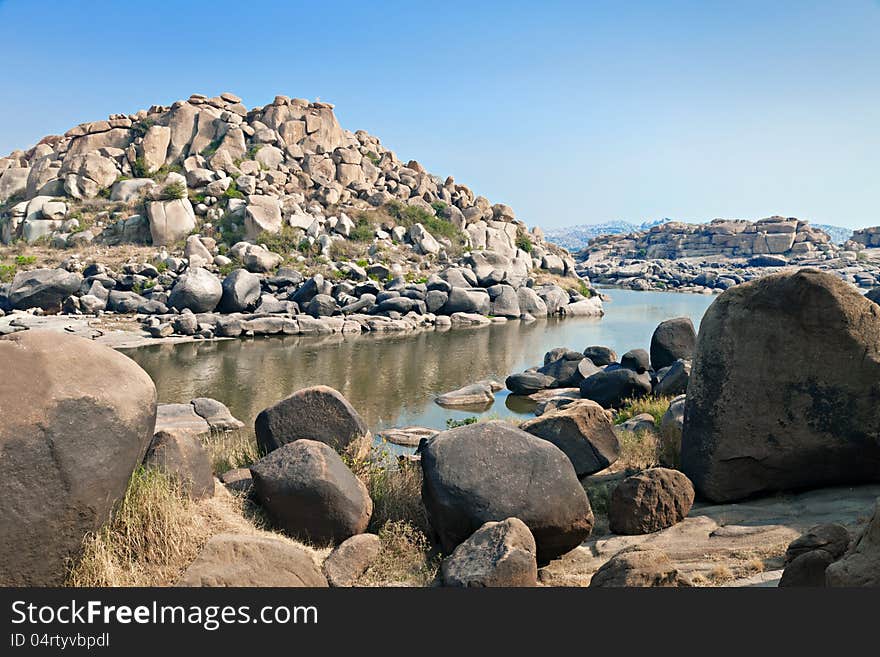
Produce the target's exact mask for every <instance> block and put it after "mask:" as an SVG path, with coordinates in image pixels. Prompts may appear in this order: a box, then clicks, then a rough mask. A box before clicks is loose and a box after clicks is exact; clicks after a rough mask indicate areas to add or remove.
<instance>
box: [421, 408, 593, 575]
mask: <svg viewBox="0 0 880 657" xmlns="http://www.w3.org/2000/svg"><path fill="white" fill-rule="evenodd" d="M420 451H421V455H422V472H423V475H424V476H423V484H422V500H423V501H424V503H425V508H426V510H427V512H428V515H429V518H430V521H431V527H432V528H433V530H434V531H435V532H436V533H437V536H438V538H439V541H440V544H441V546H442V548H443V551H444V552H446V553H447V554H450V553H451V552H452V551H453V550H454V549H455V548H456V547H457V546H458V545H459V544H460V543H461V542H462V541H464V540H465V539H467V538H468V537H469V536H470V535H471V534H473V533H474V532H475V531H476V530H477V529H479V528H480V527H482V526H483V524H484V523H486V522H489V521H493V520H494V521H501V520H506V519H507V518H511V517H515V518H519V519H520V520H522V521H523V522H524V523H525V524H526V525H527V526H528V528H529V529H530V530H531V532H532V535H533V536H534V537H535V543H536V545H537V556H538V561H539V562H540V563H546V562H548V561H549V560H551V559H555V558H556V557H558V556H560V555H562V554H565V553H566V552H568V551H570V550H572V549H574V548H575V547H577V546H578V545H580V543H581V542H582V541H583V540H584V539H585V538H586V537H587V536H589V534H590V531H591V530H592V528H593V511H592V509H591V508H590V501H589V500H588V499H587V494H586V493H585V492H584V489H583V487H582V486H581V484H580V482H579V481H578V479H577V476H576V474H575V471H574V468H572V466H571V461H569V459H568V457H566V456H565V454H564V453H563V452H562V451H560V450H559V449H558V448H557V447H555V446H554V445H552V444H551V443H549V442H548V441H546V440H543V439H541V438H537V437H535V436H532V435H531V434H529V433H526V432H525V431H522V430H520V429H517V428H515V427H512V426H511V425H509V424H507V423H505V422H498V421H495V422H480V423H477V424H471V425H467V426H463V427H458V428H456V429H451V430H449V431H443V432H441V433H439V434H437V435H436V436H434V437H433V438H430V439H428V440H426V441H424V442H423V443H422V446H421V449H420Z"/></svg>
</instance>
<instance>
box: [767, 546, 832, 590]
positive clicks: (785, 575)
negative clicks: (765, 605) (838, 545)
mask: <svg viewBox="0 0 880 657" xmlns="http://www.w3.org/2000/svg"><path fill="white" fill-rule="evenodd" d="M833 561H834V558H833V557H832V556H831V553H829V552H827V551H825V550H810V551H809V552H804V553H803V554H801V555H798V556H797V557H795V558H794V559H793V560H792V561H790V562H789V563H788V564H786V566H785V570H784V571H782V577H781V578H780V579H779V587H780V588H786V587H792V586H825V571H826V570H827V569H828V566H830V565H831V564H832V562H833Z"/></svg>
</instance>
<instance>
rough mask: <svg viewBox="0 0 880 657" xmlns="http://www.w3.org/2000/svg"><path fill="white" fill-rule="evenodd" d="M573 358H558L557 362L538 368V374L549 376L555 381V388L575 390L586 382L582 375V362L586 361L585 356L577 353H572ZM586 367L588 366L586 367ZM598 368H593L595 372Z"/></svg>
mask: <svg viewBox="0 0 880 657" xmlns="http://www.w3.org/2000/svg"><path fill="white" fill-rule="evenodd" d="M571 355H573V356H574V357H573V358H557V359H556V360H553V361H550V362H549V363H546V364H545V365H544V366H543V367H539V368H538V373H540V374H543V375H545V376H549V377H551V378H552V379H553V385H552V386H551V387H553V388H573V387H576V386H578V385H580V382H581V381H583V380H584V377H583V375H582V374H581V367H580V361H582V360H585V358H584V356H583V354H581V353H579V352H577V351H575V352H571ZM585 367H586V366H585ZM596 371H598V368H593V372H591V374H592V373H595V372H596Z"/></svg>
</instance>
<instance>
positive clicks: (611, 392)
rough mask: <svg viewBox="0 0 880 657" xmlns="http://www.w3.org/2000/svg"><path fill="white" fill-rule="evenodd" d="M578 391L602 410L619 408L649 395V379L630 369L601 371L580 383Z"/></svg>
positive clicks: (646, 375)
mask: <svg viewBox="0 0 880 657" xmlns="http://www.w3.org/2000/svg"><path fill="white" fill-rule="evenodd" d="M580 391H581V397H583V398H584V399H592V400H593V401H595V402H598V403H599V404H600V405H601V406H602V407H603V408H619V407H620V406H621V405H622V404H623V403H624V402H626V400H628V399H638V398H639V397H644V396H645V395H647V394H650V392H651V378H650V377H649V376H648V374H647V373H646V374H637V373H636V372H634V371H633V370H630V369H623V368H621V369H616V370H602V371H601V372H597V373H596V374H593V375H592V376H590V377H587V378H586V379H584V380H583V381H581V385H580Z"/></svg>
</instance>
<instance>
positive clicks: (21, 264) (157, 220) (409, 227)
mask: <svg viewBox="0 0 880 657" xmlns="http://www.w3.org/2000/svg"><path fill="white" fill-rule="evenodd" d="M0 237H2V241H3V242H4V243H6V244H14V245H15V246H14V247H13V248H12V249H7V250H6V252H5V254H6V255H7V257H10V258H11V257H12V255H13V254H15V260H14V261H13V260H10V261H9V263H8V264H5V263H4V264H2V267H3V269H0V275H3V276H5V277H6V278H7V279H10V278H12V274H15V279H14V280H12V281H10V284H9V285H6V286H5V288H0V308H3V307H5V308H6V309H7V310H9V309H11V308H18V309H26V308H29V307H35V306H36V307H41V308H43V309H44V310H50V309H51V310H54V309H57V307H58V306H61V307H63V308H65V309H66V310H68V311H69V312H89V313H91V312H95V311H99V310H105V309H112V310H117V312H118V310H119V308H134V309H138V312H141V313H153V314H158V315H163V314H164V313H165V312H166V311H169V310H172V311H175V310H176V311H180V310H183V309H190V310H193V311H194V312H212V311H214V310H215V309H217V308H218V307H219V308H228V307H234V308H235V309H236V310H238V311H245V310H247V311H254V310H256V311H259V310H260V308H263V309H264V310H265V309H266V308H277V307H278V306H277V303H276V302H284V303H282V304H281V307H282V308H283V309H284V310H285V312H288V313H296V312H299V310H304V309H305V307H306V306H307V305H308V304H309V303H311V301H312V300H313V299H314V297H316V296H319V297H329V301H327V300H325V299H323V298H322V299H321V303H319V304H317V306H316V307H315V308H314V310H313V312H311V314H313V315H320V316H328V315H339V314H350V313H354V312H357V313H367V314H369V313H373V312H377V313H378V314H385V315H388V313H391V315H392V317H397V316H399V315H401V314H406V313H409V312H414V313H416V314H421V313H431V314H433V313H435V312H436V313H439V314H454V313H456V312H472V313H480V314H484V315H489V314H493V315H498V316H503V317H519V316H520V315H525V314H535V313H537V314H539V315H540V314H543V313H544V312H545V311H546V312H550V313H561V314H565V313H566V312H569V313H574V312H585V311H586V310H587V309H586V308H585V307H581V306H585V304H581V306H577V305H576V304H578V303H579V302H583V301H586V300H588V299H589V298H590V297H592V296H593V295H592V294H591V292H590V290H589V288H588V286H587V284H586V283H585V282H584V281H581V280H580V279H579V278H578V275H577V274H576V272H575V263H574V261H573V259H572V258H571V256H570V255H569V254H568V253H567V252H566V251H565V250H564V249H562V248H560V247H557V246H555V245H552V244H548V243H546V242H544V240H543V236H542V234H541V231H540V229H532V230H529V229H528V227H527V226H526V225H525V224H524V223H523V222H522V221H519V220H517V219H516V217H515V214H514V211H513V209H512V208H510V207H509V206H508V205H505V204H502V203H495V204H492V203H491V202H490V201H489V200H488V199H486V198H485V197H483V196H479V195H477V194H475V193H474V192H473V191H472V190H471V189H470V188H468V187H467V186H465V185H462V184H459V183H456V181H455V180H454V179H453V178H452V177H447V178H440V177H438V176H435V175H432V174H430V173H429V172H427V171H426V170H425V169H424V167H423V166H422V165H420V164H419V163H418V162H417V161H415V160H410V161H408V162H406V163H404V162H403V161H401V160H399V159H398V158H397V156H396V155H395V153H394V152H393V151H391V150H389V149H387V148H385V147H384V146H383V145H382V144H381V142H380V141H379V139H377V138H376V137H373V136H371V135H369V134H368V133H366V132H364V131H362V130H359V131H357V132H354V133H352V132H349V131H347V130H343V129H342V127H341V126H340V125H339V123H338V121H337V119H336V116H335V115H334V113H333V106H332V105H330V104H328V103H322V102H308V101H305V100H301V99H295V98H294V99H291V98H288V97H285V96H277V97H276V98H275V100H274V101H273V102H272V103H271V104H269V105H267V106H265V107H255V108H252V109H247V108H246V107H245V106H244V105H243V104H242V103H241V99H240V98H238V97H237V96H235V95H233V94H229V93H224V94H221V95H220V96H217V97H213V98H208V97H206V96H203V95H199V94H194V95H192V96H191V97H190V98H189V99H187V100H185V101H178V102H176V103H174V104H173V105H171V106H170V107H166V106H158V105H157V106H153V107H151V108H150V109H148V110H141V111H139V112H137V113H135V114H131V115H124V114H114V115H111V116H110V117H108V118H107V119H106V120H101V121H95V122H92V123H85V124H82V125H79V126H76V127H75V128H73V129H71V130H68V131H67V132H66V133H65V134H64V135H53V136H48V137H45V138H43V139H41V140H40V142H39V143H38V144H37V145H35V146H34V147H32V148H30V149H28V150H26V151H15V152H13V153H11V154H9V155H8V156H7V157H5V158H0ZM128 245H147V246H149V247H151V249H147V250H146V251H135V252H132V251H130V250H129V249H124V250H118V251H115V250H114V248H115V247H120V246H128ZM53 249H54V250H56V251H58V254H62V255H63V256H64V257H63V258H62V257H54V260H55V261H58V260H63V262H62V263H61V264H62V268H63V269H64V270H66V271H67V272H68V273H71V272H73V273H80V272H83V270H87V271H88V273H89V274H90V275H88V276H85V277H84V278H83V280H82V281H80V283H79V285H80V287H77V289H75V290H74V289H72V288H73V287H74V286H73V285H72V282H71V281H72V279H68V281H67V282H66V283H64V284H61V283H59V282H58V281H59V280H61V279H63V278H65V277H64V276H63V275H61V274H58V273H57V272H56V273H43V274H39V276H42V278H40V277H39V276H37V277H36V278H35V275H34V274H33V273H32V272H29V271H27V270H33V269H39V268H40V265H41V264H44V263H42V262H41V258H45V255H46V253H47V250H50V251H51V250H53ZM96 249H97V250H96ZM30 253H33V254H34V255H22V254H30ZM132 253H134V255H131V254H132ZM58 254H55V255H56V256H58ZM119 254H123V256H122V257H119ZM2 255H4V252H3V251H2V250H0V257H2ZM101 258H103V259H104V260H103V261H102V260H101ZM49 259H50V260H51V259H52V258H49ZM34 261H36V262H34ZM56 264H57V263H56ZM279 268H281V269H282V270H283V273H282V274H280V275H279V273H278V271H279ZM22 270H25V271H22ZM237 270H247V272H246V273H248V272H249V273H253V274H257V275H259V276H261V277H262V278H261V282H260V283H258V284H256V288H255V289H256V296H254V295H253V294H251V295H250V297H249V298H248V300H247V301H246V302H242V300H240V299H239V300H238V301H237V302H235V303H232V304H231V305H230V304H229V303H227V302H225V301H224V302H223V303H221V298H220V295H219V293H217V294H213V293H212V294H211V295H208V298H207V300H205V299H201V300H199V301H198V302H196V301H193V300H192V299H191V298H190V297H191V296H192V293H191V292H185V291H182V290H181V289H180V288H181V285H180V283H181V282H182V281H184V280H187V281H188V282H187V285H188V286H189V288H197V289H199V290H200V291H202V292H204V290H206V289H208V288H210V289H212V290H214V291H215V292H216V290H217V289H219V286H220V284H221V281H224V285H225V281H226V279H228V277H229V276H230V275H232V274H234V273H235V272H236V271H237ZM450 272H452V273H450ZM315 275H318V276H320V277H321V279H320V280H319V281H317V282H316V281H315V279H314V276H315ZM96 277H97V278H96ZM370 278H372V279H374V281H369V284H364V281H367V280H368V279H370ZM270 280H272V281H273V282H269V281H270ZM96 281H97V282H98V283H99V286H98V287H100V288H102V289H104V290H109V291H111V292H113V293H115V294H116V297H117V298H116V300H115V301H108V300H107V299H104V298H103V297H104V295H103V294H97V295H96V294H95V292H100V290H96V289H95V288H94V283H95V282H96ZM197 281H198V282H197ZM438 281H439V282H438ZM215 283H216V284H215ZM234 283H235V282H234V281H230V282H229V284H228V285H227V286H226V287H227V288H229V289H233V288H235V284H234ZM282 283H283V284H282ZM358 284H361V285H360V287H358ZM47 285H48V286H49V287H50V288H52V290H53V291H52V292H51V293H46V292H45V290H44V288H45V287H46V286H47ZM254 285H255V284H254V283H253V282H251V283H250V287H251V289H252V290H253V288H254ZM303 286H306V288H307V289H306V291H305V292H303V291H302V290H300V288H301V287H303ZM367 288H369V289H367ZM224 289H226V288H224ZM456 290H457V291H456ZM521 290H524V291H521ZM178 292H179V293H178ZM430 292H438V293H442V299H441V294H435V295H433V298H432V299H430V301H429V300H428V295H429V293H430ZM121 293H125V294H129V295H130V294H135V295H136V296H137V297H138V299H130V301H129V302H125V303H121V302H120V300H119V298H118V296H119V294H121ZM365 294H366V295H368V296H367V297H366V298H365V297H364V295H365ZM548 294H549V295H550V297H552V299H550V298H549V297H547V295H548ZM261 295H262V296H261ZM279 295H281V296H280V297H279ZM293 295H296V299H295V300H294V299H292V298H288V297H290V296H293ZM542 295H543V296H542ZM213 296H217V299H216V300H213V301H212V297H213ZM265 296H269V297H271V299H264V298H263V297H265ZM68 297H71V298H73V299H74V301H70V300H69V299H68ZM82 297H97V299H98V300H97V301H95V299H93V298H90V299H88V301H87V303H86V304H85V305H83V304H82V303H80V302H77V301H75V299H79V298H82ZM398 297H402V298H403V300H397V301H393V302H392V301H391V300H392V299H398ZM46 299H48V301H46ZM499 299H501V301H498V300H499ZM534 299H537V300H538V302H539V303H535V302H534ZM542 299H543V300H542ZM548 300H549V305H548ZM264 302H265V303H264ZM287 302H290V303H292V304H293V305H290V303H287ZM273 304H276V305H273ZM383 304H384V306H383ZM589 305H590V312H593V313H601V302H600V301H599V300H598V298H594V299H593V301H591V302H590V304H589ZM569 306H571V308H569V309H568V310H566V308H568V307H569ZM343 309H347V310H346V311H345V312H343ZM376 309H378V310H376Z"/></svg>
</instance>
